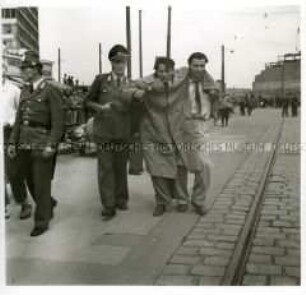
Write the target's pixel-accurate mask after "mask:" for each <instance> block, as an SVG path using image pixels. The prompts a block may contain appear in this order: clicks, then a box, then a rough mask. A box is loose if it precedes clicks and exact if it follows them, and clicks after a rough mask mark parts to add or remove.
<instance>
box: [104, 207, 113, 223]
mask: <svg viewBox="0 0 306 295" xmlns="http://www.w3.org/2000/svg"><path fill="white" fill-rule="evenodd" d="M115 215H116V209H105V210H103V211H102V216H103V220H104V221H108V220H110V219H112V218H114V217H115Z"/></svg>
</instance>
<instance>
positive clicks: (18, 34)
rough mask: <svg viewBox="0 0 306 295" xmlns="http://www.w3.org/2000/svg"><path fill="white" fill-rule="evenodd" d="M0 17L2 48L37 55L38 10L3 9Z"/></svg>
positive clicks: (21, 8) (25, 8) (22, 8)
mask: <svg viewBox="0 0 306 295" xmlns="http://www.w3.org/2000/svg"><path fill="white" fill-rule="evenodd" d="M1 15H2V42H3V45H4V47H6V48H10V49H21V48H24V49H28V50H33V51H36V52H37V53H39V29H38V8H37V7H18V8H3V9H2V10H1Z"/></svg>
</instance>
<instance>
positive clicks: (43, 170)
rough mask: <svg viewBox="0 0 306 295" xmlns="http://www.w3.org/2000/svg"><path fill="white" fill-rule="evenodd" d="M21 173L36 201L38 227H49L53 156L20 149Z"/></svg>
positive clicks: (36, 222)
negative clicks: (47, 156) (44, 155)
mask: <svg viewBox="0 0 306 295" xmlns="http://www.w3.org/2000/svg"><path fill="white" fill-rule="evenodd" d="M19 157H20V163H21V167H22V169H21V173H22V175H23V177H24V179H26V182H27V185H28V188H29V191H30V192H31V194H32V197H33V199H34V201H35V203H36V209H35V215H34V221H35V226H37V227H47V226H48V224H49V221H50V219H51V218H52V207H53V204H52V198H51V181H52V176H53V163H54V159H53V156H52V157H49V158H43V157H42V154H41V151H39V150H20V151H19Z"/></svg>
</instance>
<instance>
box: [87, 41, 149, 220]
mask: <svg viewBox="0 0 306 295" xmlns="http://www.w3.org/2000/svg"><path fill="white" fill-rule="evenodd" d="M108 58H109V60H110V62H111V65H112V71H111V73H108V74H103V75H98V76H96V78H95V80H94V82H93V84H92V86H91V88H90V91H89V94H88V96H87V98H86V101H85V104H86V106H87V109H88V111H89V112H90V113H92V115H93V116H94V122H93V138H94V141H95V142H96V143H97V147H98V182H99V191H100V198H101V203H102V206H103V208H104V209H103V210H102V216H103V219H104V220H109V219H111V218H113V217H114V216H115V215H116V209H119V210H127V209H128V199H129V195H128V183H127V160H128V153H129V144H128V143H129V140H130V136H131V116H130V105H131V102H132V99H133V98H135V99H140V98H141V97H142V96H143V95H144V91H143V90H137V89H136V88H133V87H132V85H131V83H130V81H129V80H128V79H127V77H126V76H125V69H126V65H127V60H128V58H129V54H128V51H127V49H126V48H125V47H124V46H122V45H115V46H114V47H112V49H111V50H110V51H109V55H108Z"/></svg>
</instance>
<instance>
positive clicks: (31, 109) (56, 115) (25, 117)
mask: <svg viewBox="0 0 306 295" xmlns="http://www.w3.org/2000/svg"><path fill="white" fill-rule="evenodd" d="M63 132H64V111H63V103H62V97H61V93H60V91H59V90H58V89H57V88H56V87H55V86H54V85H53V84H52V82H49V81H48V80H42V82H41V83H40V84H39V85H38V87H37V88H36V90H34V91H33V92H32V93H31V92H30V89H29V87H28V86H24V87H23V89H22V91H21V95H20V104H19V108H18V111H17V114H16V122H15V125H14V128H13V131H12V134H11V137H10V142H11V143H13V144H18V145H23V144H25V145H27V146H29V145H31V146H32V148H35V146H37V147H38V148H40V149H43V148H44V147H46V146H47V145H49V146H52V147H56V146H57V144H58V143H59V142H60V140H61V138H62V135H63Z"/></svg>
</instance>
